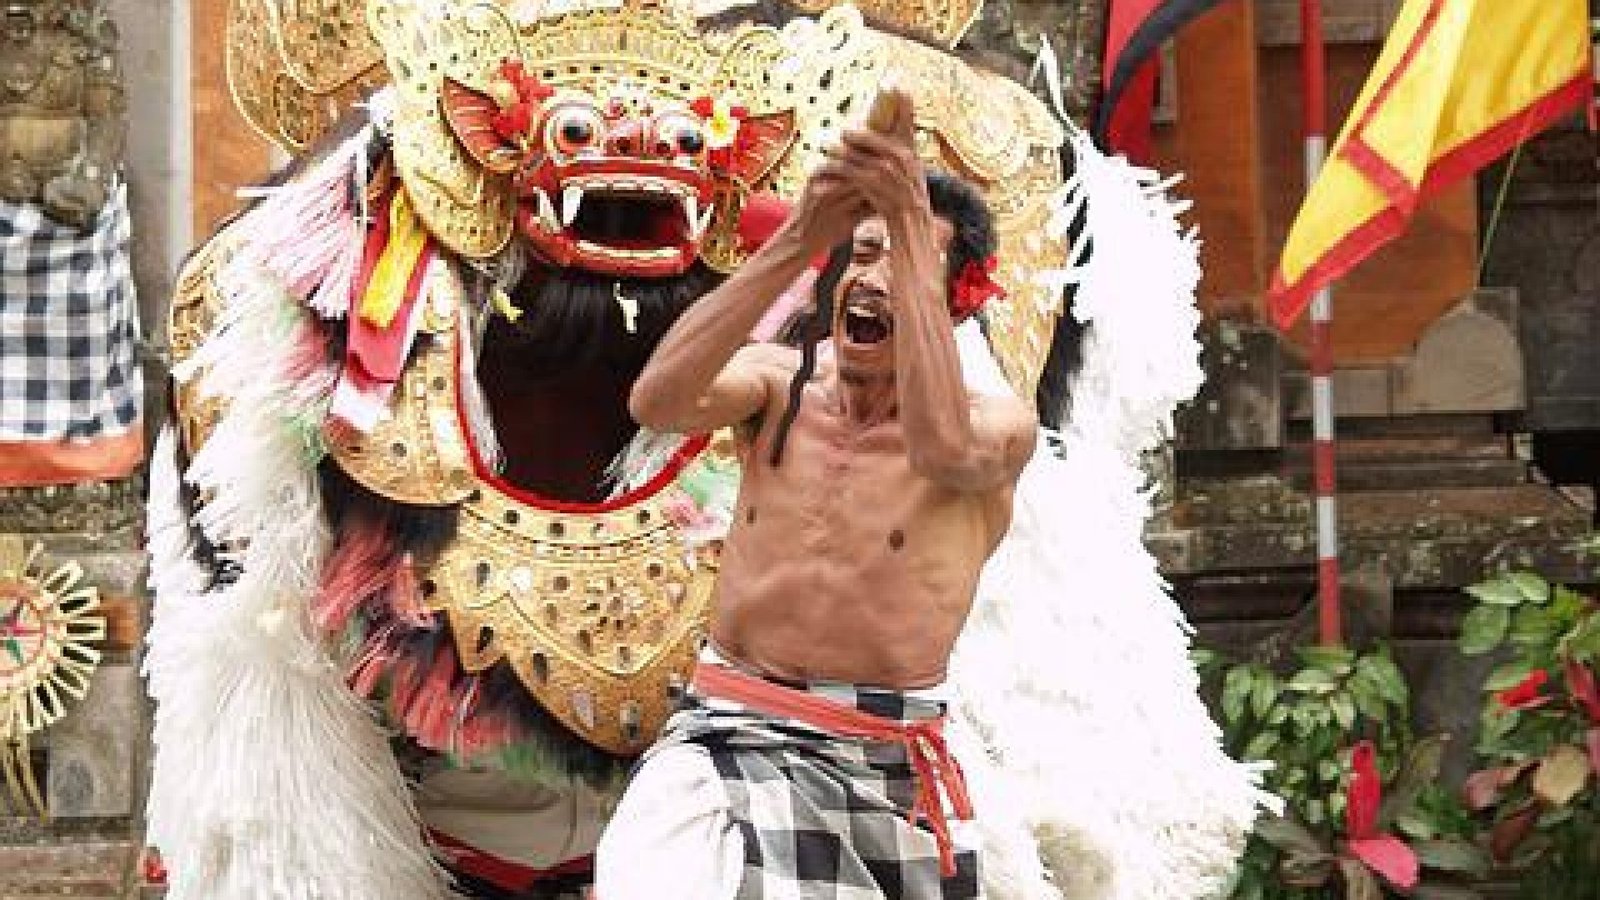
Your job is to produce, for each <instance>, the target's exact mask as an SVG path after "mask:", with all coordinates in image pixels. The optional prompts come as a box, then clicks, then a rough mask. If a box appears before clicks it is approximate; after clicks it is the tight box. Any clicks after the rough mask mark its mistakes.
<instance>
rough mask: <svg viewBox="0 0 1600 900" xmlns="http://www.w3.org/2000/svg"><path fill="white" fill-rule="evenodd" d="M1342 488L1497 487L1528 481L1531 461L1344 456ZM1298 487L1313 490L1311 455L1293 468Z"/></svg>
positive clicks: (1340, 467)
mask: <svg viewBox="0 0 1600 900" xmlns="http://www.w3.org/2000/svg"><path fill="white" fill-rule="evenodd" d="M1337 478H1338V487H1339V492H1340V493H1341V494H1342V493H1346V492H1351V491H1389V490H1414V489H1417V488H1478V487H1483V488H1495V487H1515V486H1517V485H1521V484H1526V483H1528V465H1527V463H1524V462H1521V461H1519V460H1515V459H1481V458H1480V459H1472V458H1466V459H1462V458H1458V457H1439V458H1434V459H1427V458H1421V459H1396V460H1383V459H1340V460H1339V462H1338V471H1337ZM1289 480H1290V483H1291V484H1292V485H1294V487H1295V488H1297V489H1299V490H1303V491H1309V490H1311V485H1312V471H1311V464H1310V460H1309V459H1307V460H1305V461H1304V462H1303V463H1301V464H1299V465H1295V466H1293V467H1292V468H1290V470H1289Z"/></svg>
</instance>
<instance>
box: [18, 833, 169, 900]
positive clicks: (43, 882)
mask: <svg viewBox="0 0 1600 900" xmlns="http://www.w3.org/2000/svg"><path fill="white" fill-rule="evenodd" d="M138 858H139V853H138V848H137V847H136V845H135V844H134V843H133V842H132V841H81V840H71V841H55V842H51V843H44V844H23V845H0V897H3V898H5V900H34V898H44V897H54V898H60V897H94V898H126V897H129V896H130V895H132V892H133V890H134V883H133V878H134V867H135V865H136V863H137V860H138Z"/></svg>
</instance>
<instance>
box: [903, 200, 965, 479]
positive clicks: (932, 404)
mask: <svg viewBox="0 0 1600 900" xmlns="http://www.w3.org/2000/svg"><path fill="white" fill-rule="evenodd" d="M888 225H889V240H890V243H889V266H890V272H891V277H892V278H893V280H894V284H896V285H904V286H905V289H903V290H895V291H893V292H892V294H893V298H894V301H895V303H896V307H895V310H894V317H895V332H894V341H895V345H894V351H895V379H896V381H897V382H898V383H899V392H900V399H899V407H900V421H901V423H902V425H903V426H904V428H905V433H906V450H907V453H908V454H909V456H910V457H911V462H912V464H913V465H914V466H917V467H918V468H919V469H923V470H924V471H926V470H927V469H929V468H947V467H952V466H956V465H959V464H960V462H961V461H962V460H963V459H964V458H965V457H966V455H967V453H968V451H969V450H970V448H971V446H972V443H973V430H972V418H971V410H970V408H969V405H968V401H967V389H966V382H965V380H964V379H963V377H962V374H961V358H960V355H959V354H958V353H957V352H956V344H955V337H954V335H953V334H952V332H951V328H950V313H949V308H948V304H947V302H946V299H945V293H946V289H945V282H946V280H947V279H946V275H945V264H944V261H943V259H942V254H941V253H940V251H939V247H938V244H937V242H936V241H935V237H934V231H933V221H932V217H931V216H930V215H929V214H928V213H926V212H925V211H911V212H907V213H905V214H903V215H899V216H896V217H894V218H892V219H891V220H890V221H889V223H888Z"/></svg>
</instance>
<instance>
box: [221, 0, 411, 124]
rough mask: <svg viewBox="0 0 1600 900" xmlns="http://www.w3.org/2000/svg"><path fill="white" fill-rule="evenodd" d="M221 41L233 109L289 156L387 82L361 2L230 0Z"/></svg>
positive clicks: (380, 54)
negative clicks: (370, 91)
mask: <svg viewBox="0 0 1600 900" xmlns="http://www.w3.org/2000/svg"><path fill="white" fill-rule="evenodd" d="M225 40H226V44H225V53H226V67H227V73H228V85H229V89H230V90H231V91H232V93H233V100H234V104H235V105H236V106H237V107H238V108H239V112H240V114H242V115H243V116H244V118H245V121H247V122H249V123H250V125H251V127H252V128H254V129H255V130H256V131H257V132H258V133H259V134H260V135H261V136H262V137H264V138H266V139H267V140H269V141H271V142H273V143H274V144H277V145H278V146H279V147H281V148H283V149H284V150H285V151H287V152H289V153H291V154H297V153H299V152H301V151H303V150H305V149H306V148H307V147H308V146H310V145H311V144H313V143H314V142H315V141H316V140H317V139H318V138H319V137H321V136H322V134H323V133H324V132H326V131H327V129H328V127H329V126H330V125H332V124H333V123H334V121H336V120H337V119H338V118H339V117H340V116H341V115H343V114H344V112H345V111H346V110H347V109H348V108H349V107H350V106H351V105H352V104H353V103H354V102H355V101H356V100H358V99H359V98H360V97H361V96H362V95H363V94H364V93H366V92H367V91H368V90H370V89H372V88H374V87H377V86H378V85H380V84H382V83H383V82H384V81H385V80H386V78H387V72H385V71H384V68H383V65H382V63H383V54H382V52H381V51H380V50H379V49H378V45H377V44H376V43H375V42H374V41H373V40H372V35H371V34H370V33H369V32H368V30H367V22H366V0H232V5H231V7H230V9H229V15H228V23H227V32H226V37H225Z"/></svg>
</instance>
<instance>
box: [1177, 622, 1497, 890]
mask: <svg viewBox="0 0 1600 900" xmlns="http://www.w3.org/2000/svg"><path fill="white" fill-rule="evenodd" d="M1198 662H1199V665H1200V668H1201V671H1202V673H1204V674H1206V675H1207V676H1208V681H1209V682H1210V683H1211V684H1212V686H1213V694H1214V696H1215V699H1216V703H1217V706H1218V708H1219V709H1218V712H1219V713H1220V719H1221V722H1222V725H1223V733H1224V740H1225V742H1226V745H1227V748H1228V750H1229V752H1230V753H1232V754H1233V755H1234V756H1236V757H1237V758H1240V759H1245V760H1251V761H1260V762H1264V763H1268V764H1270V766H1271V768H1270V769H1268V771H1267V772H1266V775H1265V783H1266V786H1267V788H1268V789H1269V790H1271V791H1272V792H1273V793H1275V794H1277V795H1278V796H1279V797H1281V798H1282V799H1283V800H1284V810H1283V814H1282V815H1266V816H1263V817H1262V819H1261V820H1260V821H1259V822H1258V823H1257V826H1256V830H1255V832H1254V834H1252V836H1251V839H1250V842H1249V844H1248V846H1247V847H1246V850H1245V855H1244V859H1243V862H1242V864H1241V867H1240V871H1239V875H1238V877H1237V880H1236V882H1235V885H1234V888H1233V891H1232V893H1231V896H1232V897H1233V898H1234V900H1310V898H1323V897H1328V896H1334V894H1332V893H1331V891H1333V890H1335V889H1337V890H1339V892H1340V893H1339V894H1338V896H1343V897H1346V898H1349V900H1377V898H1382V897H1385V896H1391V895H1393V896H1410V897H1431V898H1434V900H1449V898H1455V900H1468V898H1474V897H1477V896H1478V895H1477V894H1476V893H1475V892H1473V891H1472V890H1471V889H1470V888H1468V887H1466V883H1468V882H1469V880H1470V879H1472V878H1475V877H1478V876H1480V875H1481V874H1483V872H1485V871H1486V870H1487V868H1488V860H1487V857H1486V855H1485V854H1484V853H1482V852H1481V851H1480V850H1479V849H1478V848H1477V847H1476V846H1475V845H1474V844H1473V843H1471V842H1470V841H1469V840H1467V839H1466V836H1467V834H1468V833H1469V828H1470V821H1469V820H1468V819H1467V817H1466V816H1465V815H1464V814H1462V813H1461V811H1460V808H1459V805H1458V804H1456V803H1454V801H1453V799H1452V797H1451V795H1450V793H1449V792H1447V791H1444V790H1442V789H1440V788H1439V787H1438V785H1437V784H1436V783H1435V782H1436V779H1437V777H1438V772H1439V765H1440V759H1441V757H1442V754H1443V741H1442V740H1441V739H1437V738H1435V739H1429V740H1424V741H1416V740H1413V738H1412V736H1411V733H1410V728H1409V724H1408V723H1409V716H1410V692H1409V690H1408V689H1407V687H1406V683H1405V679H1404V677H1403V676H1402V675H1401V673H1400V670H1399V668H1398V667H1396V666H1395V664H1394V661H1393V660H1392V659H1391V658H1390V657H1389V655H1388V654H1387V653H1386V652H1377V653H1370V654H1366V655H1360V656H1358V655H1357V654H1355V653H1353V652H1352V651H1349V650H1346V649H1343V648H1326V647H1307V648H1302V649H1301V650H1300V651H1299V662H1300V667H1299V668H1298V669H1297V670H1295V671H1293V672H1291V673H1289V674H1288V675H1287V676H1280V675H1279V674H1278V673H1276V672H1274V671H1273V670H1272V669H1270V668H1268V667H1266V666H1262V665H1257V664H1249V663H1243V664H1228V663H1227V662H1225V661H1224V660H1222V659H1221V658H1220V657H1218V656H1216V655H1215V654H1211V653H1205V654H1202V655H1201V658H1200V659H1199V660H1198Z"/></svg>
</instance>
